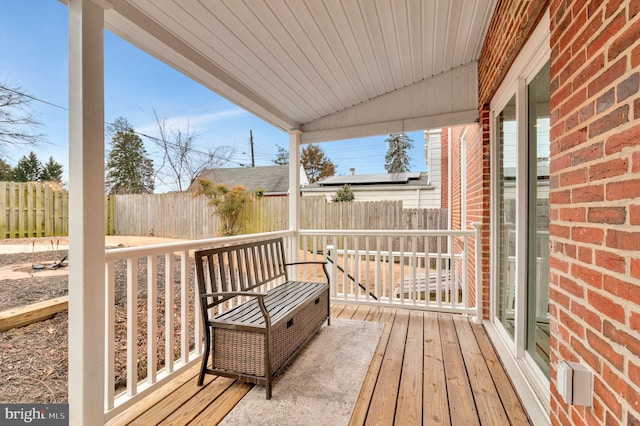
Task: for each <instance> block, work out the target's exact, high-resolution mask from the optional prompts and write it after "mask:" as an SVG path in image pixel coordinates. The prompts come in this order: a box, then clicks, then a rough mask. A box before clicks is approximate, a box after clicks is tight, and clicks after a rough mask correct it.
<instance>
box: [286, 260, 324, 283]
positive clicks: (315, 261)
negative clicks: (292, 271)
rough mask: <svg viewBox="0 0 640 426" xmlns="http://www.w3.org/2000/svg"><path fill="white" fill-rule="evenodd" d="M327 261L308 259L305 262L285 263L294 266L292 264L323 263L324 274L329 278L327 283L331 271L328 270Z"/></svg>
mask: <svg viewBox="0 0 640 426" xmlns="http://www.w3.org/2000/svg"><path fill="white" fill-rule="evenodd" d="M328 263H329V262H327V261H326V260H308V261H305V262H291V263H285V264H284V266H292V265H322V272H324V276H325V278H326V279H327V284H328V283H329V272H328V271H327V264H328Z"/></svg>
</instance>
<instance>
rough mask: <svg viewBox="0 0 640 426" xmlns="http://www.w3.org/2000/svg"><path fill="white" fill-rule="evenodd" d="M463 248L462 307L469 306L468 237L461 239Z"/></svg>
mask: <svg viewBox="0 0 640 426" xmlns="http://www.w3.org/2000/svg"><path fill="white" fill-rule="evenodd" d="M462 239H463V241H464V243H463V244H464V248H463V251H462V306H469V282H468V279H469V278H468V274H469V266H470V265H469V237H468V236H464V237H462Z"/></svg>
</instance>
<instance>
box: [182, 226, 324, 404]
mask: <svg viewBox="0 0 640 426" xmlns="http://www.w3.org/2000/svg"><path fill="white" fill-rule="evenodd" d="M195 262H196V272H197V276H198V288H199V291H200V305H201V311H202V317H203V324H204V330H205V352H204V354H203V357H202V367H201V369H200V375H199V377H198V385H200V386H201V385H202V383H203V381H204V375H205V374H215V375H219V376H226V377H232V378H235V379H238V380H241V381H245V382H250V383H258V384H264V385H265V386H266V394H267V399H270V398H271V386H272V380H273V377H274V376H275V375H277V374H278V373H279V372H280V371H281V370H282V368H283V367H285V366H286V365H287V363H288V362H289V361H290V360H291V359H293V357H295V356H296V354H297V353H298V352H299V351H300V349H302V347H303V346H304V344H305V343H306V342H308V341H309V340H310V339H311V337H313V335H314V334H315V332H316V331H317V330H318V329H319V328H320V326H321V325H322V324H323V323H324V321H325V320H327V322H328V321H329V275H328V273H327V269H326V262H323V261H311V262H296V263H286V262H285V256H284V243H283V240H282V238H277V239H271V240H266V241H258V242H251V243H246V244H239V245H232V246H226V247H219V248H214V249H208V250H201V251H197V252H196V253H195ZM300 264H318V265H322V269H323V272H324V275H325V278H326V282H301V281H295V280H294V281H290V280H289V277H288V273H287V266H290V265H300ZM267 288H269V290H266V289H267ZM209 356H211V367H209V366H208V363H209Z"/></svg>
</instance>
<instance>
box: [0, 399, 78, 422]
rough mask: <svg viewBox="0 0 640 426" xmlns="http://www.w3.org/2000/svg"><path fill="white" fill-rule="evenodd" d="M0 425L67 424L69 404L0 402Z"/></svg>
mask: <svg viewBox="0 0 640 426" xmlns="http://www.w3.org/2000/svg"><path fill="white" fill-rule="evenodd" d="M0 424H1V425H3V426H4V425H25V424H33V425H38V426H50V425H51V426H61V425H68V424H69V404H0Z"/></svg>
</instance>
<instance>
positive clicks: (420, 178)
mask: <svg viewBox="0 0 640 426" xmlns="http://www.w3.org/2000/svg"><path fill="white" fill-rule="evenodd" d="M440 134H441V132H440V129H437V130H429V131H425V132H424V158H425V165H426V167H427V170H428V171H427V172H413V173H411V172H409V173H380V174H367V175H356V174H355V170H353V169H352V170H351V175H348V176H331V177H328V178H326V179H322V180H320V181H318V182H315V183H312V184H310V185H308V186H306V187H304V188H303V189H302V190H301V192H302V196H311V195H324V196H325V197H326V199H327V201H331V198H332V197H333V196H334V195H335V193H336V191H338V190H339V189H340V188H341V187H342V186H343V185H349V186H350V187H351V191H353V194H354V196H355V201H402V206H403V207H404V208H407V209H410V208H440V207H441V188H442V178H441V169H442V165H441V156H442V152H441V146H440V138H441V136H440Z"/></svg>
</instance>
